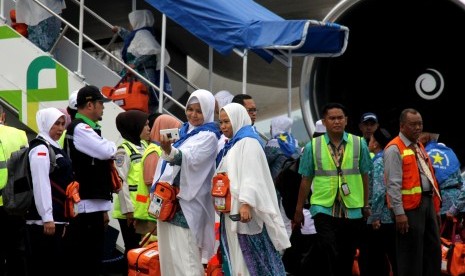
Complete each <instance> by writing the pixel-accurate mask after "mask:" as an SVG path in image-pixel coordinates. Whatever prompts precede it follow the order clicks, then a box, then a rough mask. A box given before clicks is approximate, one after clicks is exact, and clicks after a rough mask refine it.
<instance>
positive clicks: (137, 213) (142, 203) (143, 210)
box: [134, 143, 162, 221]
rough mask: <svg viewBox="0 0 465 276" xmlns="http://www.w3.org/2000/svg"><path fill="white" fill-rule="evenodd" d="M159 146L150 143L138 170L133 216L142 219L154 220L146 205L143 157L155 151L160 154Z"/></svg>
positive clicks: (147, 203) (148, 197) (147, 194)
mask: <svg viewBox="0 0 465 276" xmlns="http://www.w3.org/2000/svg"><path fill="white" fill-rule="evenodd" d="M161 152H162V150H161V147H160V146H159V145H157V144H155V143H150V144H149V145H148V146H147V147H146V148H145V151H144V154H143V155H142V161H141V163H142V170H141V172H140V182H139V185H138V188H137V196H136V201H137V202H138V204H136V206H135V207H134V218H136V219H142V220H150V221H156V220H155V219H154V218H152V217H151V216H149V215H148V212H147V210H148V207H149V204H150V186H147V185H145V181H144V162H145V158H147V156H148V155H150V154H152V153H156V154H157V155H158V156H161Z"/></svg>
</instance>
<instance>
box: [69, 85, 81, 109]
mask: <svg viewBox="0 0 465 276" xmlns="http://www.w3.org/2000/svg"><path fill="white" fill-rule="evenodd" d="M78 92H79V90H76V91H73V93H71V95H69V100H68V107H69V108H71V109H73V110H77V106H76V105H77V94H78Z"/></svg>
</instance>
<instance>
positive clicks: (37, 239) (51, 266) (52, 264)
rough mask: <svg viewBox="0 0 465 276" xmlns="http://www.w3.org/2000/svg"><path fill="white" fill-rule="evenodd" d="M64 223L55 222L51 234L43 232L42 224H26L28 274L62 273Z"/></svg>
mask: <svg viewBox="0 0 465 276" xmlns="http://www.w3.org/2000/svg"><path fill="white" fill-rule="evenodd" d="M64 227H65V226H64V224H55V234H54V235H53V236H49V235H45V234H44V226H43V225H36V224H32V225H27V227H26V229H27V234H28V243H29V255H28V257H29V258H28V263H29V275H54V276H55V275H56V276H60V275H63V272H64V271H67V270H66V269H65V267H64V262H65V253H64V248H63V230H64Z"/></svg>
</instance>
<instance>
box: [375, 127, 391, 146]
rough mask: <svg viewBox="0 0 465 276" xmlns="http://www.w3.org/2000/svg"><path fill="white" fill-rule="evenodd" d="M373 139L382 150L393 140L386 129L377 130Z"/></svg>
mask: <svg viewBox="0 0 465 276" xmlns="http://www.w3.org/2000/svg"><path fill="white" fill-rule="evenodd" d="M373 137H374V138H375V140H376V142H378V144H379V145H380V146H381V148H384V147H386V145H387V144H388V143H389V142H390V141H391V140H392V137H391V134H390V133H389V131H387V130H386V129H384V128H378V129H376V130H375V132H373Z"/></svg>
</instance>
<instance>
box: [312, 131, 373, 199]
mask: <svg viewBox="0 0 465 276" xmlns="http://www.w3.org/2000/svg"><path fill="white" fill-rule="evenodd" d="M360 139H361V138H360V137H358V136H355V135H352V134H349V136H348V141H347V144H346V146H345V149H344V156H343V157H342V163H341V169H342V173H343V176H344V179H345V182H346V183H347V185H348V186H349V190H350V194H349V195H344V193H343V191H342V188H341V186H342V184H343V182H344V179H343V178H342V177H341V176H340V175H339V174H338V171H337V167H336V164H335V163H334V161H333V159H332V156H331V152H330V150H329V148H328V144H327V143H326V140H325V136H324V135H322V136H319V137H316V138H313V139H312V152H313V161H314V164H315V177H314V178H313V192H312V195H311V198H310V202H311V204H316V205H320V206H324V207H331V206H333V204H334V200H335V199H336V195H337V194H338V191H339V194H340V195H341V199H342V201H343V202H344V204H345V206H346V207H347V208H361V207H363V204H364V193H363V191H364V189H363V181H362V175H361V174H360V168H359V160H360V152H361V140H360Z"/></svg>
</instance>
